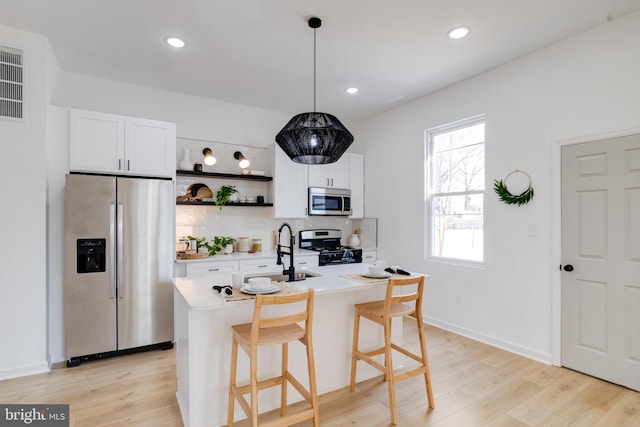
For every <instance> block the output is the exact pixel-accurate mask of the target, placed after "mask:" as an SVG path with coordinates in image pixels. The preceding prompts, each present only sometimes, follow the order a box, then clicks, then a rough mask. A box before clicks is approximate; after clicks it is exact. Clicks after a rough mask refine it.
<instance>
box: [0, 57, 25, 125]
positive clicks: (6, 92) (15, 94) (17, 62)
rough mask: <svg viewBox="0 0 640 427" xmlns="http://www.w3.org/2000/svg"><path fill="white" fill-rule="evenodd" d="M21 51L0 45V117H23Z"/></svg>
mask: <svg viewBox="0 0 640 427" xmlns="http://www.w3.org/2000/svg"><path fill="white" fill-rule="evenodd" d="M22 97H23V51H22V50H21V49H15V48H12V47H7V46H2V45H0V117H9V118H13V119H22V118H23V108H22V107H23V98H22Z"/></svg>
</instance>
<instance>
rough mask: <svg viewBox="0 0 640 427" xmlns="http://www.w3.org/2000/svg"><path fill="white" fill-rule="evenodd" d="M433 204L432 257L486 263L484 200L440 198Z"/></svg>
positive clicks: (473, 196) (477, 198) (479, 195)
mask: <svg viewBox="0 0 640 427" xmlns="http://www.w3.org/2000/svg"><path fill="white" fill-rule="evenodd" d="M431 200H432V229H431V233H432V234H431V235H432V242H433V245H432V255H434V256H439V257H445V258H458V259H464V260H469V261H482V260H483V242H484V240H483V224H482V222H483V201H484V196H483V195H481V194H474V195H466V196H439V197H433V198H432V199H431Z"/></svg>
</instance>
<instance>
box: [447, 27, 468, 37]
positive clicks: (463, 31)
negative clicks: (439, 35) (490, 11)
mask: <svg viewBox="0 0 640 427" xmlns="http://www.w3.org/2000/svg"><path fill="white" fill-rule="evenodd" d="M467 34H469V27H456V28H452V29H451V30H449V32H448V33H447V37H449V38H450V39H451V40H457V39H461V38H463V37H466V35H467Z"/></svg>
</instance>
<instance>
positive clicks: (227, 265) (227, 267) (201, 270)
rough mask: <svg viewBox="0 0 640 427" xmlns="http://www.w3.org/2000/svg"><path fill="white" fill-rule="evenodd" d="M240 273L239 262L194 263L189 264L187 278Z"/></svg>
mask: <svg viewBox="0 0 640 427" xmlns="http://www.w3.org/2000/svg"><path fill="white" fill-rule="evenodd" d="M234 271H238V262H237V261H213V262H193V263H188V264H187V277H194V276H202V275H203V274H211V273H232V272H234Z"/></svg>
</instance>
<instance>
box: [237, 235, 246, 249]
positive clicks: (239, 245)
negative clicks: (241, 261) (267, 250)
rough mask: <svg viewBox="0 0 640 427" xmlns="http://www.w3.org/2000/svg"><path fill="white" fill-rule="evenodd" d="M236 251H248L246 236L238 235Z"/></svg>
mask: <svg viewBox="0 0 640 427" xmlns="http://www.w3.org/2000/svg"><path fill="white" fill-rule="evenodd" d="M236 252H249V238H248V237H238V241H237V243H236Z"/></svg>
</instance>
